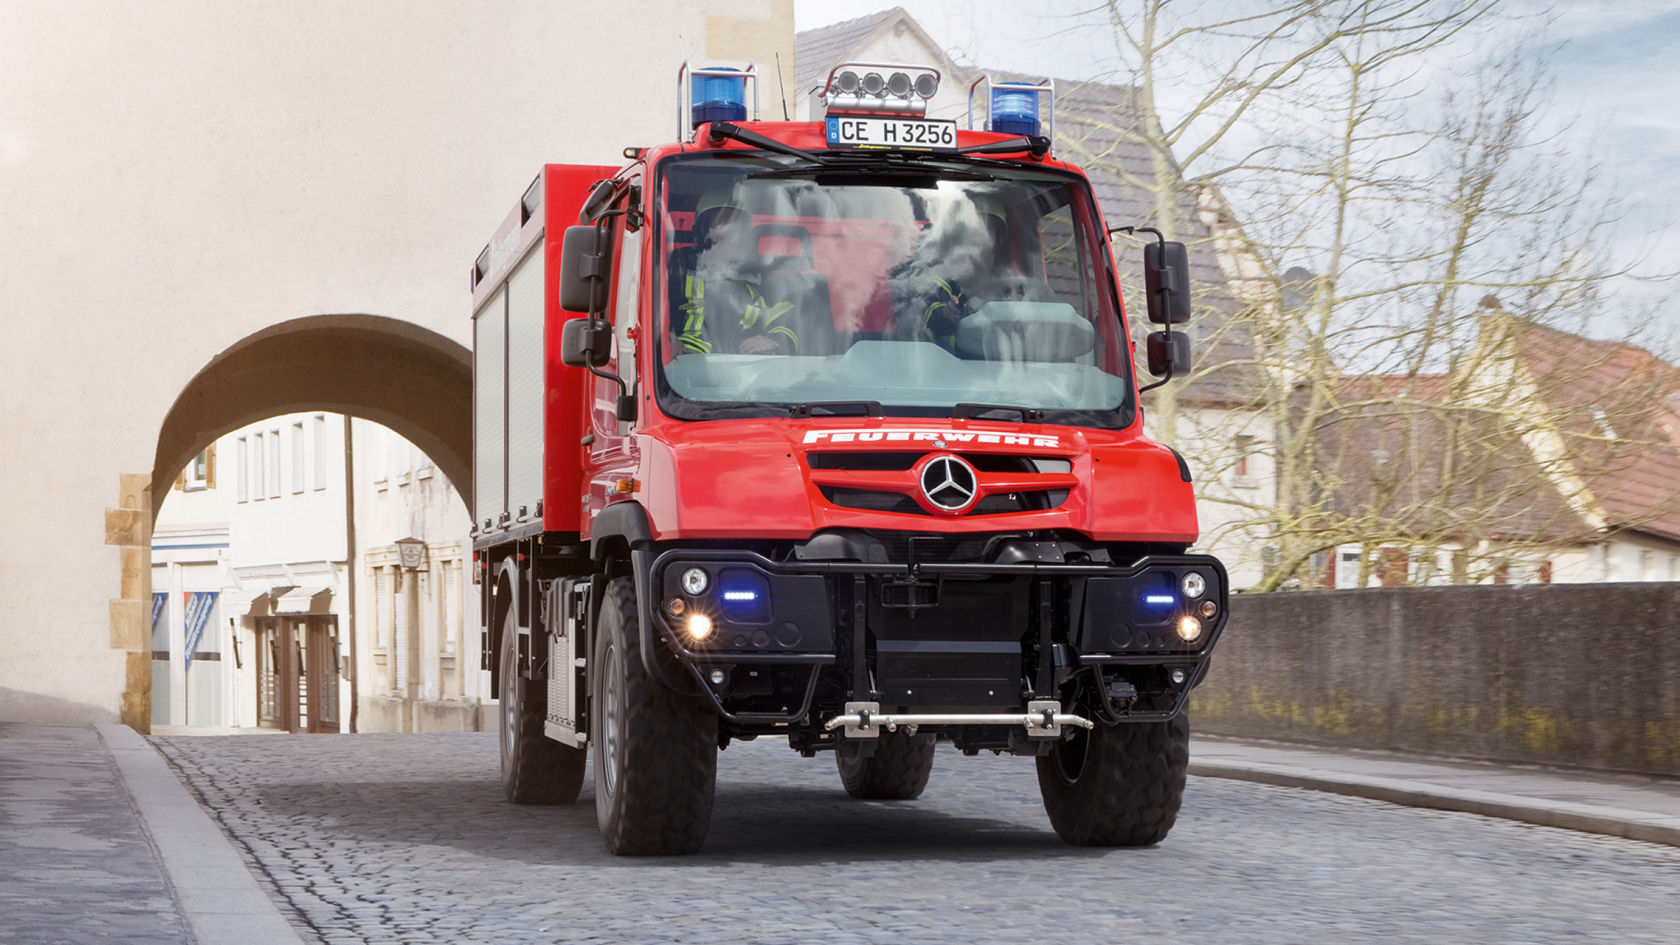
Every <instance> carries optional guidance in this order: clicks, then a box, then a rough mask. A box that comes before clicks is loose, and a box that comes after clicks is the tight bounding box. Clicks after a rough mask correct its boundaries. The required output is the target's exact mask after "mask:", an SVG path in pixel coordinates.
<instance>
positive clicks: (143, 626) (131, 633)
mask: <svg viewBox="0 0 1680 945" xmlns="http://www.w3.org/2000/svg"><path fill="white" fill-rule="evenodd" d="M110 604H111V611H110V612H111V649H113V650H126V651H128V652H131V653H142V654H143V653H146V652H147V651H149V650H150V649H151V647H149V646H148V645H147V644H148V643H149V642H150V641H149V640H148V639H147V638H148V635H149V631H150V630H151V626H150V620H151V616H152V614H151V610H150V608H148V607H147V606H146V602H145V601H140V600H113V601H111V602H110ZM150 672H151V670H150V668H149V667H148V669H147V673H148V676H147V679H148V680H149V679H150V675H149V674H150ZM148 685H149V683H148Z"/></svg>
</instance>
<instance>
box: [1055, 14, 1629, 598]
mask: <svg viewBox="0 0 1680 945" xmlns="http://www.w3.org/2000/svg"><path fill="white" fill-rule="evenodd" d="M1219 9H1225V8H1223V7H1220V8H1219ZM1102 12H1103V13H1104V14H1106V16H1107V17H1108V19H1109V22H1110V23H1112V25H1113V27H1114V31H1115V37H1116V41H1117V45H1118V48H1119V51H1120V56H1121V60H1122V62H1123V63H1124V64H1125V69H1126V74H1127V78H1128V79H1129V80H1130V83H1131V85H1132V86H1133V87H1134V89H1135V92H1134V94H1135V96H1136V105H1135V108H1134V109H1133V111H1132V113H1131V114H1130V115H1125V114H1117V115H1115V116H1114V119H1113V122H1112V127H1107V128H1102V129H1101V131H1102V132H1103V133H1102V134H1089V135H1086V136H1085V137H1086V138H1087V140H1094V141H1099V142H1104V143H1106V144H1107V149H1108V150H1109V151H1111V152H1112V151H1115V150H1117V147H1118V145H1117V144H1116V142H1123V143H1125V144H1128V145H1131V146H1133V147H1137V146H1141V147H1142V148H1144V149H1145V150H1146V151H1147V154H1148V158H1149V160H1148V164H1147V167H1148V171H1147V173H1143V172H1140V168H1141V165H1140V162H1137V161H1136V160H1133V161H1130V162H1126V161H1118V160H1113V159H1115V158H1117V157H1118V155H1117V154H1112V153H1110V154H1105V153H1102V150H1101V149H1095V148H1087V149H1086V151H1087V153H1084V154H1081V155H1079V157H1080V159H1082V160H1083V161H1084V162H1085V163H1087V165H1091V164H1097V165H1099V166H1101V165H1102V164H1103V162H1104V161H1113V164H1114V166H1115V167H1116V168H1117V170H1118V172H1119V173H1120V174H1121V175H1122V176H1123V177H1124V178H1125V179H1126V180H1127V182H1128V183H1129V184H1131V185H1132V186H1134V187H1137V188H1139V189H1141V190H1143V191H1144V192H1146V193H1147V194H1148V195H1149V196H1150V203H1151V207H1150V209H1151V210H1152V212H1153V216H1154V221H1153V222H1155V223H1156V224H1157V225H1158V226H1159V227H1160V228H1161V229H1162V230H1163V232H1165V233H1167V234H1168V237H1169V238H1178V239H1184V240H1186V241H1187V242H1193V243H1194V242H1198V241H1199V242H1200V243H1201V244H1202V248H1203V249H1204V250H1205V251H1208V252H1209V254H1210V255H1213V256H1216V257H1217V258H1218V259H1219V260H1220V262H1221V267H1220V270H1221V271H1220V272H1219V274H1218V279H1217V280H1213V281H1211V282H1210V284H1208V285H1205V286H1203V291H1202V292H1201V295H1200V301H1201V305H1200V311H1199V313H1198V316H1199V320H1200V321H1201V322H1202V324H1203V327H1204V330H1203V331H1202V332H1201V337H1200V338H1199V339H1198V347H1199V349H1200V350H1201V351H1202V352H1204V353H1208V354H1213V355H1214V356H1213V357H1211V358H1206V359H1205V360H1204V366H1203V367H1201V368H1200V369H1199V370H1198V372H1197V375H1196V376H1195V377H1193V378H1192V380H1191V382H1190V385H1189V386H1188V387H1187V388H1183V389H1179V388H1178V387H1177V385H1176V384H1175V385H1169V386H1168V387H1167V388H1164V389H1162V390H1160V391H1158V392H1157V393H1156V394H1155V395H1154V400H1153V402H1152V403H1151V404H1150V405H1149V406H1150V409H1151V411H1152V418H1151V419H1152V423H1153V427H1154V429H1155V431H1156V432H1157V433H1158V434H1159V435H1161V436H1163V437H1164V438H1166V439H1167V440H1168V441H1169V442H1174V443H1175V445H1177V446H1178V447H1179V448H1180V449H1181V450H1183V451H1184V452H1186V453H1187V454H1190V455H1191V456H1192V457H1193V459H1194V461H1195V462H1196V464H1197V466H1198V468H1199V469H1200V470H1201V471H1202V474H1203V478H1204V481H1205V480H1207V479H1209V478H1210V477H1211V478H1212V479H1214V480H1215V481H1222V480H1224V479H1226V478H1228V477H1227V476H1226V475H1225V474H1226V473H1228V472H1229V471H1230V470H1231V469H1232V467H1233V465H1234V464H1241V463H1247V462H1249V461H1250V457H1249V456H1248V454H1247V451H1248V450H1249V449H1250V448H1251V447H1252V446H1253V445H1254V443H1253V441H1254V437H1252V436H1248V437H1243V436H1239V437H1237V438H1235V442H1233V438H1232V437H1231V436H1230V434H1229V432H1228V428H1229V426H1230V424H1231V422H1232V417H1233V414H1232V413H1231V412H1230V411H1210V410H1197V411H1192V412H1190V413H1189V414H1184V413H1183V412H1182V411H1181V410H1180V399H1181V398H1182V397H1185V396H1189V397H1191V398H1194V396H1195V392H1196V391H1197V390H1198V387H1199V385H1204V384H1206V383H1208V382H1209V381H1210V380H1213V379H1216V378H1217V377H1218V376H1219V375H1220V374H1221V373H1222V372H1225V373H1229V372H1244V374H1243V376H1244V377H1245V380H1246V384H1245V386H1246V387H1247V389H1248V392H1249V400H1248V403H1247V404H1246V406H1247V407H1248V408H1250V410H1251V411H1252V413H1253V414H1255V415H1258V416H1262V417H1264V418H1265V420H1266V423H1265V424H1263V428H1264V429H1265V432H1266V434H1267V435H1266V436H1265V437H1264V440H1265V443H1264V446H1263V450H1264V451H1265V452H1266V453H1267V459H1268V460H1269V462H1270V465H1271V466H1272V467H1273V469H1274V470H1275V473H1274V482H1275V490H1261V491H1256V492H1248V493H1244V492H1240V491H1237V490H1231V489H1224V490H1221V489H1218V488H1214V489H1207V488H1204V495H1205V496H1206V497H1207V498H1209V499H1210V500H1212V501H1215V502H1220V503H1224V504H1225V505H1227V506H1229V507H1230V508H1231V510H1232V513H1233V514H1232V515H1231V516H1229V517H1228V518H1227V519H1225V520H1224V521H1223V522H1221V523H1220V524H1218V525H1216V527H1215V530H1214V534H1213V535H1212V536H1210V537H1213V538H1215V539H1217V538H1218V537H1219V533H1220V532H1221V531H1226V532H1229V531H1243V532H1246V533H1247V534H1248V535H1249V536H1250V537H1251V539H1253V540H1254V541H1255V542H1256V543H1258V542H1264V543H1266V544H1268V545H1269V546H1270V547H1271V548H1272V549H1273V554H1271V555H1268V556H1267V560H1266V563H1265V574H1264V577H1263V578H1262V579H1261V581H1260V583H1259V585H1258V586H1259V588H1260V589H1262V590H1270V589H1275V588H1277V587H1280V586H1284V585H1285V584H1286V583H1288V582H1292V581H1298V580H1301V579H1302V578H1307V579H1309V580H1310V579H1311V575H1310V571H1311V570H1312V562H1313V561H1314V559H1315V557H1317V556H1320V555H1321V554H1322V553H1323V552H1325V551H1327V550H1328V549H1332V548H1336V547H1338V546H1342V545H1347V544H1355V545H1360V546H1363V547H1367V548H1369V549H1372V551H1373V553H1370V554H1365V555H1362V556H1361V562H1362V564H1361V573H1360V575H1359V578H1358V580H1359V582H1360V583H1365V582H1366V581H1367V580H1369V579H1370V578H1371V577H1372V572H1373V570H1377V569H1382V568H1384V567H1385V565H1384V560H1385V558H1384V556H1390V557H1389V558H1388V567H1389V568H1390V569H1392V566H1393V563H1394V562H1393V560H1392V557H1391V556H1393V555H1395V554H1399V555H1401V556H1402V557H1403V558H1404V559H1406V560H1415V561H1420V562H1426V563H1427V562H1435V561H1437V560H1439V559H1440V558H1441V557H1442V556H1443V554H1451V555H1452V556H1453V560H1454V564H1453V565H1452V569H1453V571H1454V573H1455V574H1456V575H1457V576H1458V577H1460V578H1466V579H1467V578H1472V577H1475V576H1476V575H1477V574H1478V573H1479V570H1486V569H1487V568H1489V567H1493V566H1496V565H1495V563H1496V562H1498V561H1500V560H1503V557H1502V556H1508V555H1509V554H1510V553H1511V550H1512V549H1513V548H1520V547H1524V546H1539V545H1542V544H1545V543H1568V542H1579V541H1581V540H1583V536H1584V535H1586V534H1587V533H1588V532H1592V531H1593V530H1594V529H1600V530H1601V529H1602V527H1603V521H1602V519H1603V516H1602V515H1599V514H1597V513H1595V511H1594V509H1593V508H1592V504H1593V501H1594V500H1593V498H1592V495H1593V492H1594V490H1593V489H1592V488H1591V487H1590V486H1589V484H1588V483H1587V481H1586V480H1584V479H1583V478H1582V477H1581V476H1580V475H1578V474H1575V473H1573V472H1571V469H1572V467H1573V466H1574V465H1577V464H1578V463H1579V462H1580V460H1581V455H1582V454H1581V451H1580V450H1579V449H1578V448H1576V447H1574V446H1571V445H1570V444H1562V445H1559V441H1560V440H1562V439H1567V437H1563V435H1562V434H1561V433H1560V432H1559V431H1560V430H1563V429H1566V428H1569V429H1573V427H1571V426H1570V423H1569V422H1568V418H1567V414H1568V413H1569V412H1570V409H1572V408H1570V407H1568V406H1567V403H1566V401H1567V398H1563V399H1560V398H1558V397H1541V396H1539V395H1540V392H1539V391H1538V390H1537V389H1536V388H1537V385H1538V384H1539V382H1538V381H1536V380H1535V378H1534V377H1533V373H1534V372H1532V371H1526V372H1525V371H1524V370H1523V369H1522V367H1521V365H1520V364H1519V363H1518V362H1519V361H1520V354H1519V352H1518V350H1517V348H1515V347H1513V344H1512V343H1510V342H1509V336H1510V331H1509V329H1508V326H1509V325H1510V324H1511V323H1510V322H1509V320H1506V321H1500V320H1498V319H1494V318H1492V312H1491V311H1490V310H1488V309H1482V308H1478V305H1479V303H1480V301H1481V300H1482V299H1484V298H1486V297H1489V296H1496V297H1497V298H1498V299H1500V300H1502V301H1503V303H1504V305H1505V306H1507V307H1509V308H1510V309H1511V310H1513V311H1515V312H1516V313H1518V315H1519V316H1520V319H1519V321H1520V322H1521V323H1522V324H1535V325H1541V326H1547V325H1552V326H1562V325H1567V326H1571V327H1574V328H1577V329H1579V328H1581V327H1583V326H1587V325H1589V324H1591V321H1592V318H1593V316H1594V315H1595V303H1596V302H1597V300H1598V293H1599V289H1600V287H1601V286H1602V285H1603V284H1604V281H1605V280H1606V279H1609V278H1611V277H1613V276H1615V275H1617V274H1618V273H1621V272H1625V268H1623V266H1619V265H1618V261H1616V260H1613V259H1609V258H1607V257H1606V255H1605V254H1604V252H1603V251H1602V247H1603V246H1604V245H1606V243H1605V241H1604V240H1602V239H1601V234H1602V231H1603V230H1604V228H1605V227H1606V226H1607V225H1608V224H1609V223H1610V222H1611V221H1612V220H1613V218H1614V208H1613V207H1605V206H1602V205H1597V204H1592V203H1590V202H1589V201H1588V200H1587V199H1586V194H1587V193H1588V192H1589V191H1590V187H1591V184H1592V176H1591V168H1590V167H1584V166H1583V165H1582V164H1581V162H1580V161H1579V160H1577V159H1575V158H1574V157H1573V156H1571V155H1569V154H1567V153H1564V152H1563V150H1562V149H1561V147H1560V146H1559V145H1557V144H1556V143H1555V142H1552V141H1549V140H1547V139H1546V138H1545V137H1543V135H1542V134H1541V133H1540V122H1539V117H1540V114H1541V109H1542V107H1543V105H1544V104H1545V92H1546V82H1545V77H1546V72H1545V65H1544V62H1543V61H1541V60H1539V59H1537V58H1536V57H1534V56H1533V55H1532V54H1524V55H1512V56H1509V57H1507V58H1504V59H1500V60H1496V61H1493V62H1490V63H1489V64H1487V65H1486V66H1484V67H1483V69H1482V71H1480V72H1467V73H1465V75H1464V80H1465V81H1463V82H1462V85H1461V86H1453V87H1449V88H1447V89H1446V90H1444V94H1435V90H1430V89H1426V88H1422V87H1420V83H1419V82H1418V80H1417V76H1418V75H1419V73H1420V71H1421V70H1422V69H1423V67H1424V65H1425V64H1426V63H1427V61H1428V60H1429V58H1430V57H1434V56H1438V55H1441V54H1442V50H1443V48H1444V46H1445V44H1447V43H1448V41H1449V40H1452V39H1454V38H1457V37H1461V35H1462V34H1464V33H1465V32H1466V31H1471V30H1485V28H1486V27H1487V26H1489V25H1491V24H1492V23H1493V21H1494V17H1495V13H1494V11H1493V5H1492V4H1491V2H1488V0H1462V2H1452V3H1440V2H1424V0H1329V2H1321V0H1302V2H1298V3H1292V4H1288V5H1286V6H1283V7H1277V8H1268V9H1265V10H1263V11H1261V12H1256V13H1253V14H1250V15H1242V16H1235V17H1229V18H1224V19H1220V18H1210V17H1205V16H1202V15H1200V13H1199V11H1196V10H1191V11H1188V12H1180V8H1179V7H1178V6H1177V5H1173V4H1170V3H1168V2H1167V0H1139V2H1137V3H1135V4H1122V3H1120V2H1118V0H1111V2H1109V3H1107V4H1106V5H1105V6H1104V7H1103V8H1102ZM1096 121H1098V122H1099V123H1100V122H1101V119H1097V120H1096ZM1074 147H1075V150H1076V151H1077V149H1078V143H1077V141H1076V142H1075V143H1074ZM1227 195H1230V197H1229V199H1230V202H1231V203H1236V204H1237V205H1239V206H1241V207H1242V211H1243V212H1242V215H1243V217H1244V220H1245V223H1244V224H1243V225H1242V226H1238V225H1237V223H1236V222H1235V214H1234V213H1233V212H1232V211H1231V209H1230V206H1229V205H1228V202H1227ZM1623 262H1624V263H1625V261H1623ZM1302 265H1305V266H1307V267H1309V268H1310V272H1309V271H1301V270H1297V276H1298V278H1296V279H1294V280H1291V281H1290V282H1289V283H1288V284H1286V283H1285V281H1284V280H1280V279H1278V278H1277V277H1276V276H1274V275H1273V274H1274V273H1277V272H1282V271H1284V270H1285V269H1287V268H1289V267H1291V266H1302ZM1215 283H1216V284H1215ZM1490 325H1491V326H1494V328H1493V329H1490V327H1489V326H1490ZM1498 326H1505V327H1498ZM1501 338H1504V339H1506V340H1504V341H1501V340H1500V339H1501ZM1581 354H1582V356H1583V357H1584V358H1585V362H1584V363H1578V364H1573V365H1571V366H1570V368H1569V372H1564V373H1570V372H1579V373H1580V375H1581V376H1587V375H1592V374H1593V373H1594V372H1595V371H1596V370H1597V369H1598V367H1599V366H1600V363H1599V362H1600V360H1601V359H1607V358H1613V357H1616V356H1617V355H1616V352H1615V351H1614V350H1612V349H1590V350H1588V349H1582V351H1581ZM1553 374H1554V375H1556V374H1557V372H1556V371H1554V372H1553ZM1519 375H1520V377H1519ZM1557 380H1558V377H1556V376H1554V377H1552V378H1551V381H1557ZM1519 381H1520V382H1519ZM1656 381H1657V376H1656V374H1652V375H1651V377H1648V378H1645V379H1644V380H1641V381H1639V382H1638V383H1655V382H1656ZM1627 383H1630V384H1631V383H1634V381H1632V380H1628V381H1627ZM1524 385H1526V387H1525V386H1524ZM1518 389H1522V390H1525V391H1526V392H1527V394H1528V398H1527V400H1522V399H1518V398H1515V397H1514V396H1513V391H1516V390H1518ZM1227 399H1229V398H1227ZM1610 399H1611V400H1614V401H1615V402H1616V403H1617V404H1618V405H1619V406H1618V407H1617V409H1618V410H1623V411H1630V412H1637V411H1639V410H1642V409H1645V408H1644V407H1641V406H1640V401H1639V398H1637V397H1623V396H1618V397H1615V398H1610ZM1649 402H1650V401H1649V399H1647V400H1646V401H1645V403H1646V404H1648V403H1649ZM1623 425H1624V426H1627V427H1629V428H1630V429H1631V428H1637V429H1640V430H1646V429H1649V425H1648V424H1645V423H1643V422H1641V421H1639V420H1638V419H1637V418H1634V417H1631V416H1630V417H1627V418H1625V420H1624V423H1623ZM1576 426H1578V424H1577V425H1576ZM1245 440H1246V441H1248V442H1246V443H1245V442H1244V441H1245ZM1623 452H1624V453H1626V455H1627V456H1629V457H1632V456H1635V455H1636V453H1637V451H1634V450H1631V449H1630V450H1624V451H1623ZM1628 461H1632V460H1631V459H1630V460H1628ZM1376 549H1387V550H1386V551H1384V552H1383V553H1382V554H1381V555H1379V554H1376V553H1375V551H1376ZM1434 567H1435V568H1436V569H1437V570H1440V569H1442V568H1444V567H1445V566H1444V565H1442V566H1434ZM1430 569H1431V565H1429V564H1425V566H1424V567H1423V568H1421V571H1422V572H1428V571H1429V570H1430ZM1410 573H1411V574H1412V575H1413V576H1414V577H1415V576H1416V575H1417V573H1418V569H1414V570H1413V571H1411V572H1410ZM1383 576H1384V577H1385V578H1386V577H1391V575H1383Z"/></svg>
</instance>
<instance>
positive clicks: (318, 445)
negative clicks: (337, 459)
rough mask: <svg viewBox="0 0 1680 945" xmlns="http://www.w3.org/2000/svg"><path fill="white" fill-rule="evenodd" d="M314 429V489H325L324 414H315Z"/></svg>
mask: <svg viewBox="0 0 1680 945" xmlns="http://www.w3.org/2000/svg"><path fill="white" fill-rule="evenodd" d="M313 426H314V429H315V488H316V489H318V490H319V489H325V488H326V487H327V418H326V416H325V415H324V414H316V415H315V421H314V424H313Z"/></svg>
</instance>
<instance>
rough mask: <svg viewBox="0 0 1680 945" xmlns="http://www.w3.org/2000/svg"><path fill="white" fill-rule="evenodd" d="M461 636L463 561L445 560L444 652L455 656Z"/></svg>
mask: <svg viewBox="0 0 1680 945" xmlns="http://www.w3.org/2000/svg"><path fill="white" fill-rule="evenodd" d="M460 636H461V562H459V561H445V562H443V652H444V653H445V654H446V655H449V656H454V655H455V652H456V644H457V641H458V640H459V639H460Z"/></svg>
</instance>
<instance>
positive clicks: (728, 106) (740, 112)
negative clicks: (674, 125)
mask: <svg viewBox="0 0 1680 945" xmlns="http://www.w3.org/2000/svg"><path fill="white" fill-rule="evenodd" d="M713 71H717V72H737V71H738V70H736V69H731V68H728V67H726V66H720V67H719V68H718V69H716V70H713ZM691 107H692V112H691V116H692V120H693V124H694V125H701V124H704V123H705V122H708V121H745V120H746V118H747V78H746V75H745V74H742V75H739V76H728V75H696V76H695V77H694V79H693V102H692V106H691Z"/></svg>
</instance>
